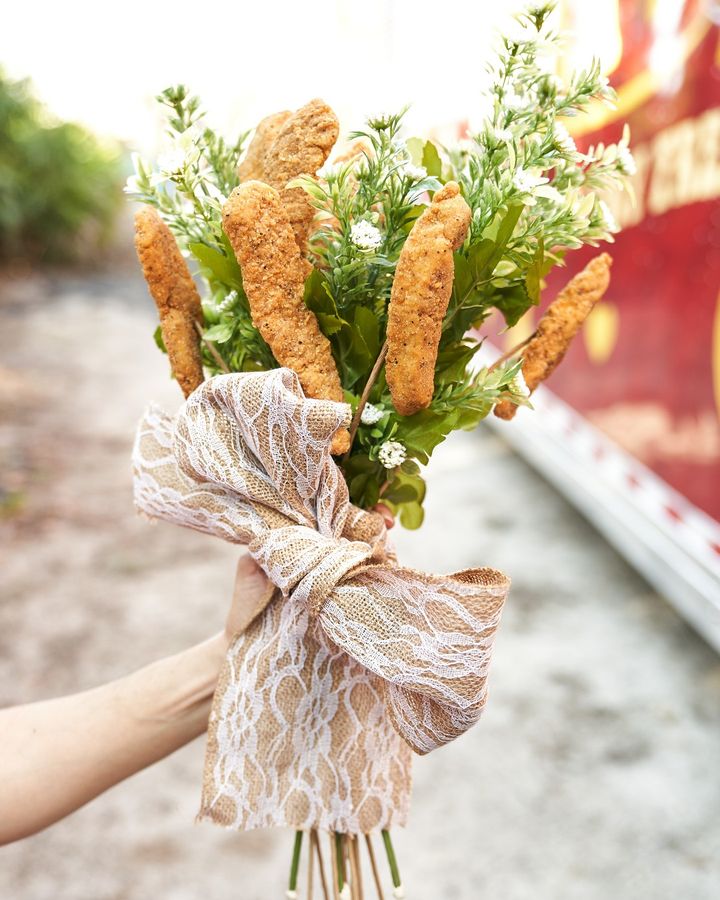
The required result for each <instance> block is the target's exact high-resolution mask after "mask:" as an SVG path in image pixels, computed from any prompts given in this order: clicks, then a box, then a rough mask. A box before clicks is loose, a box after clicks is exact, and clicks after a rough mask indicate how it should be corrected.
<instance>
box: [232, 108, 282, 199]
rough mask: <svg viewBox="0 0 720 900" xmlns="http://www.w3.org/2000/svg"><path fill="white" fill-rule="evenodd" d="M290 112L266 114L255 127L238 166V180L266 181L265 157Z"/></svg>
mask: <svg viewBox="0 0 720 900" xmlns="http://www.w3.org/2000/svg"><path fill="white" fill-rule="evenodd" d="M291 115H292V113H291V112H290V110H289V109H285V110H283V111H282V112H277V113H273V114H272V115H271V116H266V117H265V118H264V119H263V120H262V121H261V122H260V123H259V124H258V127H257V128H256V129H255V134H254V135H253V139H252V140H251V141H250V146H249V147H248V148H247V153H246V154H245V159H243V161H242V162H241V163H240V165H239V166H238V178H239V179H240V181H252V180H254V179H256V180H257V181H267V175H266V174H265V157H266V155H267V152H268V150H269V149H270V147H272V145H273V144H274V143H275V138H276V137H277V136H278V132H279V131H280V129H281V128H282V127H283V125H284V124H285V123H286V122H287V120H288V119H289V118H290V116H291Z"/></svg>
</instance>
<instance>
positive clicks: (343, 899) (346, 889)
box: [340, 881, 350, 900]
mask: <svg viewBox="0 0 720 900" xmlns="http://www.w3.org/2000/svg"><path fill="white" fill-rule="evenodd" d="M340 900H350V885H349V884H348V883H347V881H346V882H345V884H344V885H343V887H342V890H341V891H340Z"/></svg>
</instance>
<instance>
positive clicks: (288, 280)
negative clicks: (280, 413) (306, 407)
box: [223, 181, 349, 454]
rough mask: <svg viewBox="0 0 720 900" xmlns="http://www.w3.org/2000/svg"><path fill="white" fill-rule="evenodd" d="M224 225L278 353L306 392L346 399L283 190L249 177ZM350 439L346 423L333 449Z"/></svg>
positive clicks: (254, 310) (254, 307)
mask: <svg viewBox="0 0 720 900" xmlns="http://www.w3.org/2000/svg"><path fill="white" fill-rule="evenodd" d="M223 228H224V229H225V233H226V234H227V236H228V238H229V240H230V243H231V245H232V248H233V250H234V251H235V256H236V257H237V261H238V263H239V264H240V268H241V270H242V278H243V287H244V288H245V293H246V294H247V298H248V302H249V304H250V313H251V315H252V320H253V323H254V325H255V327H256V328H257V329H258V331H259V332H260V334H262V336H263V337H264V338H265V340H266V341H267V343H268V345H269V346H270V349H271V350H272V352H273V354H274V355H275V359H277V361H278V362H279V363H280V365H282V366H287V367H288V368H290V369H293V370H294V371H295V372H297V374H298V377H299V378H300V383H301V384H302V387H303V390H304V391H305V393H306V394H307V396H308V397H314V398H316V399H324V400H335V401H338V402H342V400H343V391H342V387H341V385H340V376H339V375H338V371H337V367H336V365H335V360H334V359H333V355H332V352H331V349H330V342H329V341H328V339H327V338H326V337H325V335H324V334H322V332H321V331H320V328H319V326H318V323H317V319H316V318H315V316H314V315H313V313H312V312H310V310H309V309H308V308H307V306H305V301H304V299H303V293H304V287H305V279H306V278H307V276H308V275H309V273H310V271H311V270H312V266H311V265H310V263H309V262H307V260H305V259H304V258H303V257H302V255H301V253H300V250H299V249H298V245H297V244H296V242H295V238H294V235H293V231H292V228H291V227H290V222H289V220H288V216H287V212H286V210H285V207H284V206H283V203H282V200H281V199H280V194H279V193H278V192H277V191H276V190H275V189H274V188H271V187H270V186H269V185H267V184H263V183H262V182H260V181H246V182H245V183H244V184H241V185H240V186H239V187H236V188H235V190H234V191H233V192H232V194H230V197H229V198H228V200H227V202H226V203H225V206H224V207H223ZM348 445H349V434H348V432H347V431H346V430H345V429H343V430H342V431H341V432H338V434H336V435H335V439H334V441H333V447H332V452H333V453H336V454H337V453H344V452H345V450H347V448H348Z"/></svg>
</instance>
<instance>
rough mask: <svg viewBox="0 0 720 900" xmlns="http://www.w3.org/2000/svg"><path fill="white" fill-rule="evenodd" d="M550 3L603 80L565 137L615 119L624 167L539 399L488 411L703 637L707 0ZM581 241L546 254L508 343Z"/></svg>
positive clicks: (710, 449)
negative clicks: (624, 143)
mask: <svg viewBox="0 0 720 900" xmlns="http://www.w3.org/2000/svg"><path fill="white" fill-rule="evenodd" d="M561 15H562V18H563V25H564V27H566V28H567V29H568V31H569V32H571V33H572V34H573V35H574V39H576V40H577V41H578V42H579V44H580V45H581V46H579V47H578V48H577V50H578V55H579V56H580V57H584V58H587V56H588V55H591V54H592V55H596V56H599V57H600V59H601V60H602V61H603V64H604V66H605V71H606V73H607V75H608V77H609V79H610V83H611V84H612V86H613V87H614V88H615V90H616V91H617V95H618V100H617V106H616V107H615V108H612V107H609V106H608V105H607V104H602V103H600V102H598V103H597V105H596V106H595V107H594V108H593V109H592V110H591V112H590V114H589V115H586V116H579V117H578V118H577V119H572V120H568V122H567V124H568V127H569V128H570V130H571V131H572V132H573V135H574V137H575V140H576V142H577V145H578V148H579V149H580V150H581V151H586V150H587V149H588V148H590V147H591V146H597V145H598V144H600V143H603V142H605V143H607V142H612V141H615V140H617V139H618V137H619V136H620V134H621V132H622V128H623V123H625V122H627V123H628V124H629V126H630V130H631V135H632V143H631V146H632V149H633V153H634V156H635V160H636V164H637V172H636V174H635V175H634V176H633V178H632V192H626V193H625V194H623V195H620V196H619V197H612V198H610V197H609V198H608V202H609V203H611V207H612V212H613V213H614V215H615V217H616V218H617V220H618V223H619V224H620V225H621V226H622V228H623V230H622V233H620V234H618V235H617V237H616V242H615V244H614V245H612V246H611V247H610V248H609V250H610V252H611V253H612V256H613V259H614V262H613V267H612V281H611V285H610V289H609V291H608V293H607V295H606V297H605V299H604V300H603V301H602V302H601V303H600V304H598V306H597V307H596V308H595V309H594V310H593V312H592V313H591V315H590V317H589V318H588V320H587V321H586V323H585V325H584V328H583V333H582V335H581V337H580V338H578V339H576V341H575V342H574V344H573V345H572V346H571V348H570V351H569V353H568V355H567V357H566V359H565V361H564V362H563V364H562V366H560V367H559V368H558V369H557V371H556V372H555V373H554V375H553V376H552V378H551V379H550V380H549V381H548V383H547V386H545V387H544V388H541V389H539V390H538V391H537V392H536V394H534V395H533V405H534V406H535V408H536V409H537V410H538V412H539V414H538V415H534V414H533V413H532V412H531V411H529V410H523V409H521V410H519V412H518V415H517V416H516V417H515V420H514V421H513V422H511V423H504V422H501V423H498V425H497V426H496V427H497V428H498V431H500V432H501V433H502V434H503V436H505V437H506V438H508V439H509V440H510V441H511V443H512V444H513V445H514V447H515V448H516V449H517V450H518V451H519V452H520V453H522V454H523V455H524V456H525V457H526V458H527V459H528V460H530V461H531V462H532V464H533V465H535V466H536V467H537V468H538V469H539V470H540V471H541V472H542V473H543V474H544V475H545V476H546V477H547V478H548V479H549V480H551V481H552V482H553V483H554V484H556V485H557V486H558V487H559V488H560V489H561V490H562V491H563V492H564V493H565V494H566V495H567V496H568V497H569V498H570V499H571V500H572V501H573V502H574V503H575V504H576V505H577V506H578V507H579V508H580V509H581V510H582V511H583V512H584V513H585V514H586V515H587V516H588V517H589V519H590V520H591V521H592V522H593V523H594V524H595V525H596V527H597V528H598V530H599V531H601V532H602V533H603V534H604V535H605V536H606V537H607V538H608V539H609V540H610V541H611V543H613V544H614V545H615V546H616V547H617V548H618V550H620V551H621V553H622V554H623V555H624V556H625V557H626V558H627V559H628V560H629V561H630V562H631V563H632V564H633V565H635V567H636V568H637V569H638V570H639V571H640V572H641V573H642V574H643V575H644V576H645V577H646V578H647V580H648V581H649V582H650V583H651V584H653V585H654V586H655V587H656V588H657V590H658V592H659V593H661V594H662V595H664V596H665V597H667V598H668V599H669V600H670V601H671V602H672V603H673V604H674V605H675V606H676V607H677V608H678V610H679V611H680V612H681V613H682V614H683V615H684V616H685V617H686V618H687V619H688V620H689V621H690V622H691V623H692V624H693V625H694V626H695V627H696V628H697V629H698V630H699V631H700V632H701V633H702V634H703V635H704V636H705V638H706V639H707V640H708V641H709V642H710V643H711V644H712V645H714V646H715V647H716V648H717V649H718V650H720V419H719V412H720V30H719V29H718V22H720V4H715V5H713V4H712V3H706V2H701V0H688V2H685V3H683V2H682V0H670V2H667V0H653V2H650V0H644V2H643V0H600V2H598V3H596V4H592V5H591V4H587V3H584V2H581V0H574V2H570V0H568V2H565V3H563V4H562V7H561ZM714 16H715V18H714ZM633 194H634V197H633V196H632V195H633ZM597 252H598V251H597V250H593V248H584V249H583V250H582V251H578V252H576V253H573V254H570V256H569V257H568V266H567V267H566V268H564V269H561V268H558V269H556V270H555V272H554V273H553V275H552V277H551V278H549V280H548V285H547V290H546V291H545V297H546V298H548V300H546V301H545V303H544V304H543V305H542V306H541V307H540V308H539V309H536V310H532V311H531V313H530V314H528V316H527V317H526V318H525V319H524V320H522V321H521V322H520V323H519V324H518V326H516V328H515V329H513V330H511V331H510V332H508V333H507V334H506V335H505V336H504V337H505V340H506V344H507V346H508V347H510V346H513V345H514V344H517V343H518V341H519V340H521V339H522V338H523V336H525V335H527V334H530V333H531V332H532V331H533V329H534V323H535V322H536V321H537V319H538V318H539V316H540V315H541V314H542V312H543V308H544V306H545V305H546V304H547V302H548V301H549V299H550V298H552V297H554V295H555V294H556V292H557V290H558V288H559V287H561V286H562V284H563V283H564V282H565V281H566V280H567V279H568V278H569V276H570V275H573V274H575V272H576V271H578V270H579V269H580V268H582V267H583V266H584V265H585V263H586V262H587V261H588V259H589V258H590V257H591V256H592V255H593V254H594V253H597Z"/></svg>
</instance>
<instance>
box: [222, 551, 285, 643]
mask: <svg viewBox="0 0 720 900" xmlns="http://www.w3.org/2000/svg"><path fill="white" fill-rule="evenodd" d="M274 590H275V587H274V585H273V584H272V582H271V581H270V580H269V579H268V577H267V575H266V574H265V573H264V572H263V570H262V569H261V568H260V566H259V565H258V564H257V563H256V562H255V560H254V559H253V558H252V556H250V554H249V553H246V554H244V555H243V556H241V557H240V559H239V560H238V564H237V570H236V572H235V587H234V588H233V597H232V603H231V604H230V612H229V613H228V617H227V621H226V622H225V637H226V639H227V641H228V643H230V641H232V639H233V638H234V637H235V635H237V634H240V633H241V632H243V631H245V629H246V628H247V627H248V625H249V624H250V623H251V622H252V620H253V619H254V618H255V616H257V615H258V613H260V612H262V610H263V609H264V608H265V607H266V606H267V604H268V603H269V602H270V599H271V597H272V595H273V592H274Z"/></svg>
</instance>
